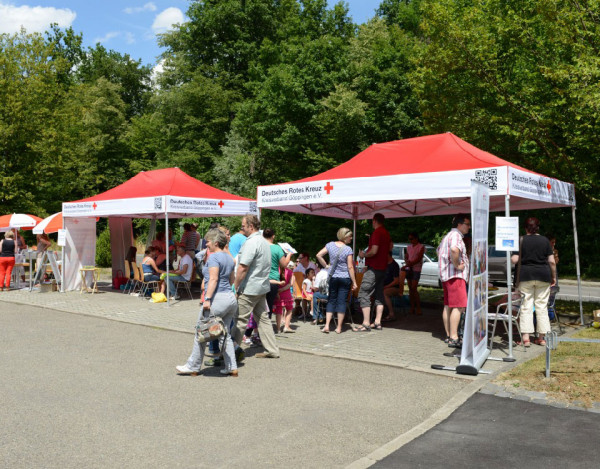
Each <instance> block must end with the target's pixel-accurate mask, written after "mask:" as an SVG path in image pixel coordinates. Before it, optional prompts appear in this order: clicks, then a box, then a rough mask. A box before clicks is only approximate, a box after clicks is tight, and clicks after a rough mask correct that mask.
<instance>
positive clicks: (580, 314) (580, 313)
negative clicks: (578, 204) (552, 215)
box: [571, 207, 583, 326]
mask: <svg viewBox="0 0 600 469" xmlns="http://www.w3.org/2000/svg"><path fill="white" fill-rule="evenodd" d="M571 213H572V215H573V240H574V241H575V269H576V272H577V294H578V295H579V318H580V320H581V325H582V326H583V300H582V299H581V269H580V265H579V241H578V240H577V221H576V219H575V207H571Z"/></svg>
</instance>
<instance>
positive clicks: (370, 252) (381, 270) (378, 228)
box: [354, 213, 391, 332]
mask: <svg viewBox="0 0 600 469" xmlns="http://www.w3.org/2000/svg"><path fill="white" fill-rule="evenodd" d="M384 223H385V217H384V216H383V215H382V214H381V213H376V214H375V215H373V228H374V231H373V233H372V234H371V237H370V238H369V248H368V249H367V250H366V251H359V252H358V257H360V258H361V259H365V264H366V265H367V271H366V272H365V274H364V276H363V279H362V283H361V285H360V291H359V292H358V300H359V302H360V307H361V308H362V311H363V323H362V325H361V326H360V327H357V328H354V332H366V331H370V330H371V328H374V329H377V330H381V316H382V315H383V305H384V304H385V296H384V294H383V287H384V282H385V271H386V269H387V263H388V252H389V250H390V249H391V238H390V233H389V232H388V230H386V229H385V226H384ZM372 295H375V322H374V323H373V324H371V321H370V320H371V296H372Z"/></svg>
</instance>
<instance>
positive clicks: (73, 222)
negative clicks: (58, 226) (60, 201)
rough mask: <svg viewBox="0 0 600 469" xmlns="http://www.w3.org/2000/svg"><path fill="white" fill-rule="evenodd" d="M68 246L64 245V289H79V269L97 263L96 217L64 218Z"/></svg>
mask: <svg viewBox="0 0 600 469" xmlns="http://www.w3.org/2000/svg"><path fill="white" fill-rule="evenodd" d="M64 225H65V229H66V235H67V236H66V246H65V247H64V253H65V265H64V266H63V268H64V284H65V285H64V289H65V291H70V290H77V289H79V288H80V287H81V276H80V274H79V269H80V268H82V267H83V266H88V265H96V219H95V218H73V217H72V218H64Z"/></svg>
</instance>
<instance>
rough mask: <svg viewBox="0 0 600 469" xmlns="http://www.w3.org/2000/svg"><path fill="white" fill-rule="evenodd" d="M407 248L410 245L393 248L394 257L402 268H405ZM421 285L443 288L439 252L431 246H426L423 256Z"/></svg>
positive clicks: (397, 245) (398, 245)
mask: <svg viewBox="0 0 600 469" xmlns="http://www.w3.org/2000/svg"><path fill="white" fill-rule="evenodd" d="M407 246H408V243H394V247H393V248H392V257H393V258H394V260H395V261H396V262H397V263H398V265H399V266H400V268H402V267H403V266H404V250H405V249H406V247H407ZM419 285H427V286H430V287H440V288H441V286H442V282H441V280H440V272H439V269H438V258H437V251H436V248H434V247H433V246H430V245H429V244H426V245H425V255H424V256H423V268H422V270H421V279H420V280H419Z"/></svg>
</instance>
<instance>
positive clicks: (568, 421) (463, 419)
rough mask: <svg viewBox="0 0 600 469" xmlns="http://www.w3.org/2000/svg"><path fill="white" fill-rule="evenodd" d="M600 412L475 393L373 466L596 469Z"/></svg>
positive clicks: (599, 435) (599, 439) (599, 438)
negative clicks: (453, 410) (420, 434)
mask: <svg viewBox="0 0 600 469" xmlns="http://www.w3.org/2000/svg"><path fill="white" fill-rule="evenodd" d="M599 447H600V418H599V416H598V414H595V413H589V412H585V411H578V410H567V409H558V408H554V407H550V406H547V405H540V404H535V403H532V402H523V401H520V400H512V399H506V398H501V397H496V396H490V395H485V394H479V393H478V394H475V395H473V396H472V397H471V398H469V400H467V401H466V402H465V403H464V404H463V405H462V406H460V407H459V408H458V409H457V410H456V411H455V412H454V413H453V414H452V415H451V416H450V417H449V418H448V419H447V420H445V421H444V422H442V423H440V424H439V425H437V426H436V427H434V428H432V429H431V430H429V431H428V432H427V433H425V434H423V435H422V436H420V437H419V438H416V439H414V440H413V441H411V442H410V443H408V444H406V445H404V446H403V447H402V448H400V449H398V450H397V451H395V452H394V453H392V454H390V455H389V456H387V457H386V458H384V459H382V460H381V461H379V462H377V463H376V464H374V465H373V466H371V467H373V468H378V469H384V468H394V469H399V468H411V469H412V468H419V467H423V468H444V469H453V468H457V469H464V468H467V467H485V468H487V469H495V468H499V469H500V468H509V467H527V468H531V469H537V468H540V469H541V468H548V467H556V468H569V469H579V468H581V469H584V468H585V469H588V468H590V469H591V468H597V467H598V465H599V463H598V448H599Z"/></svg>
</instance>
